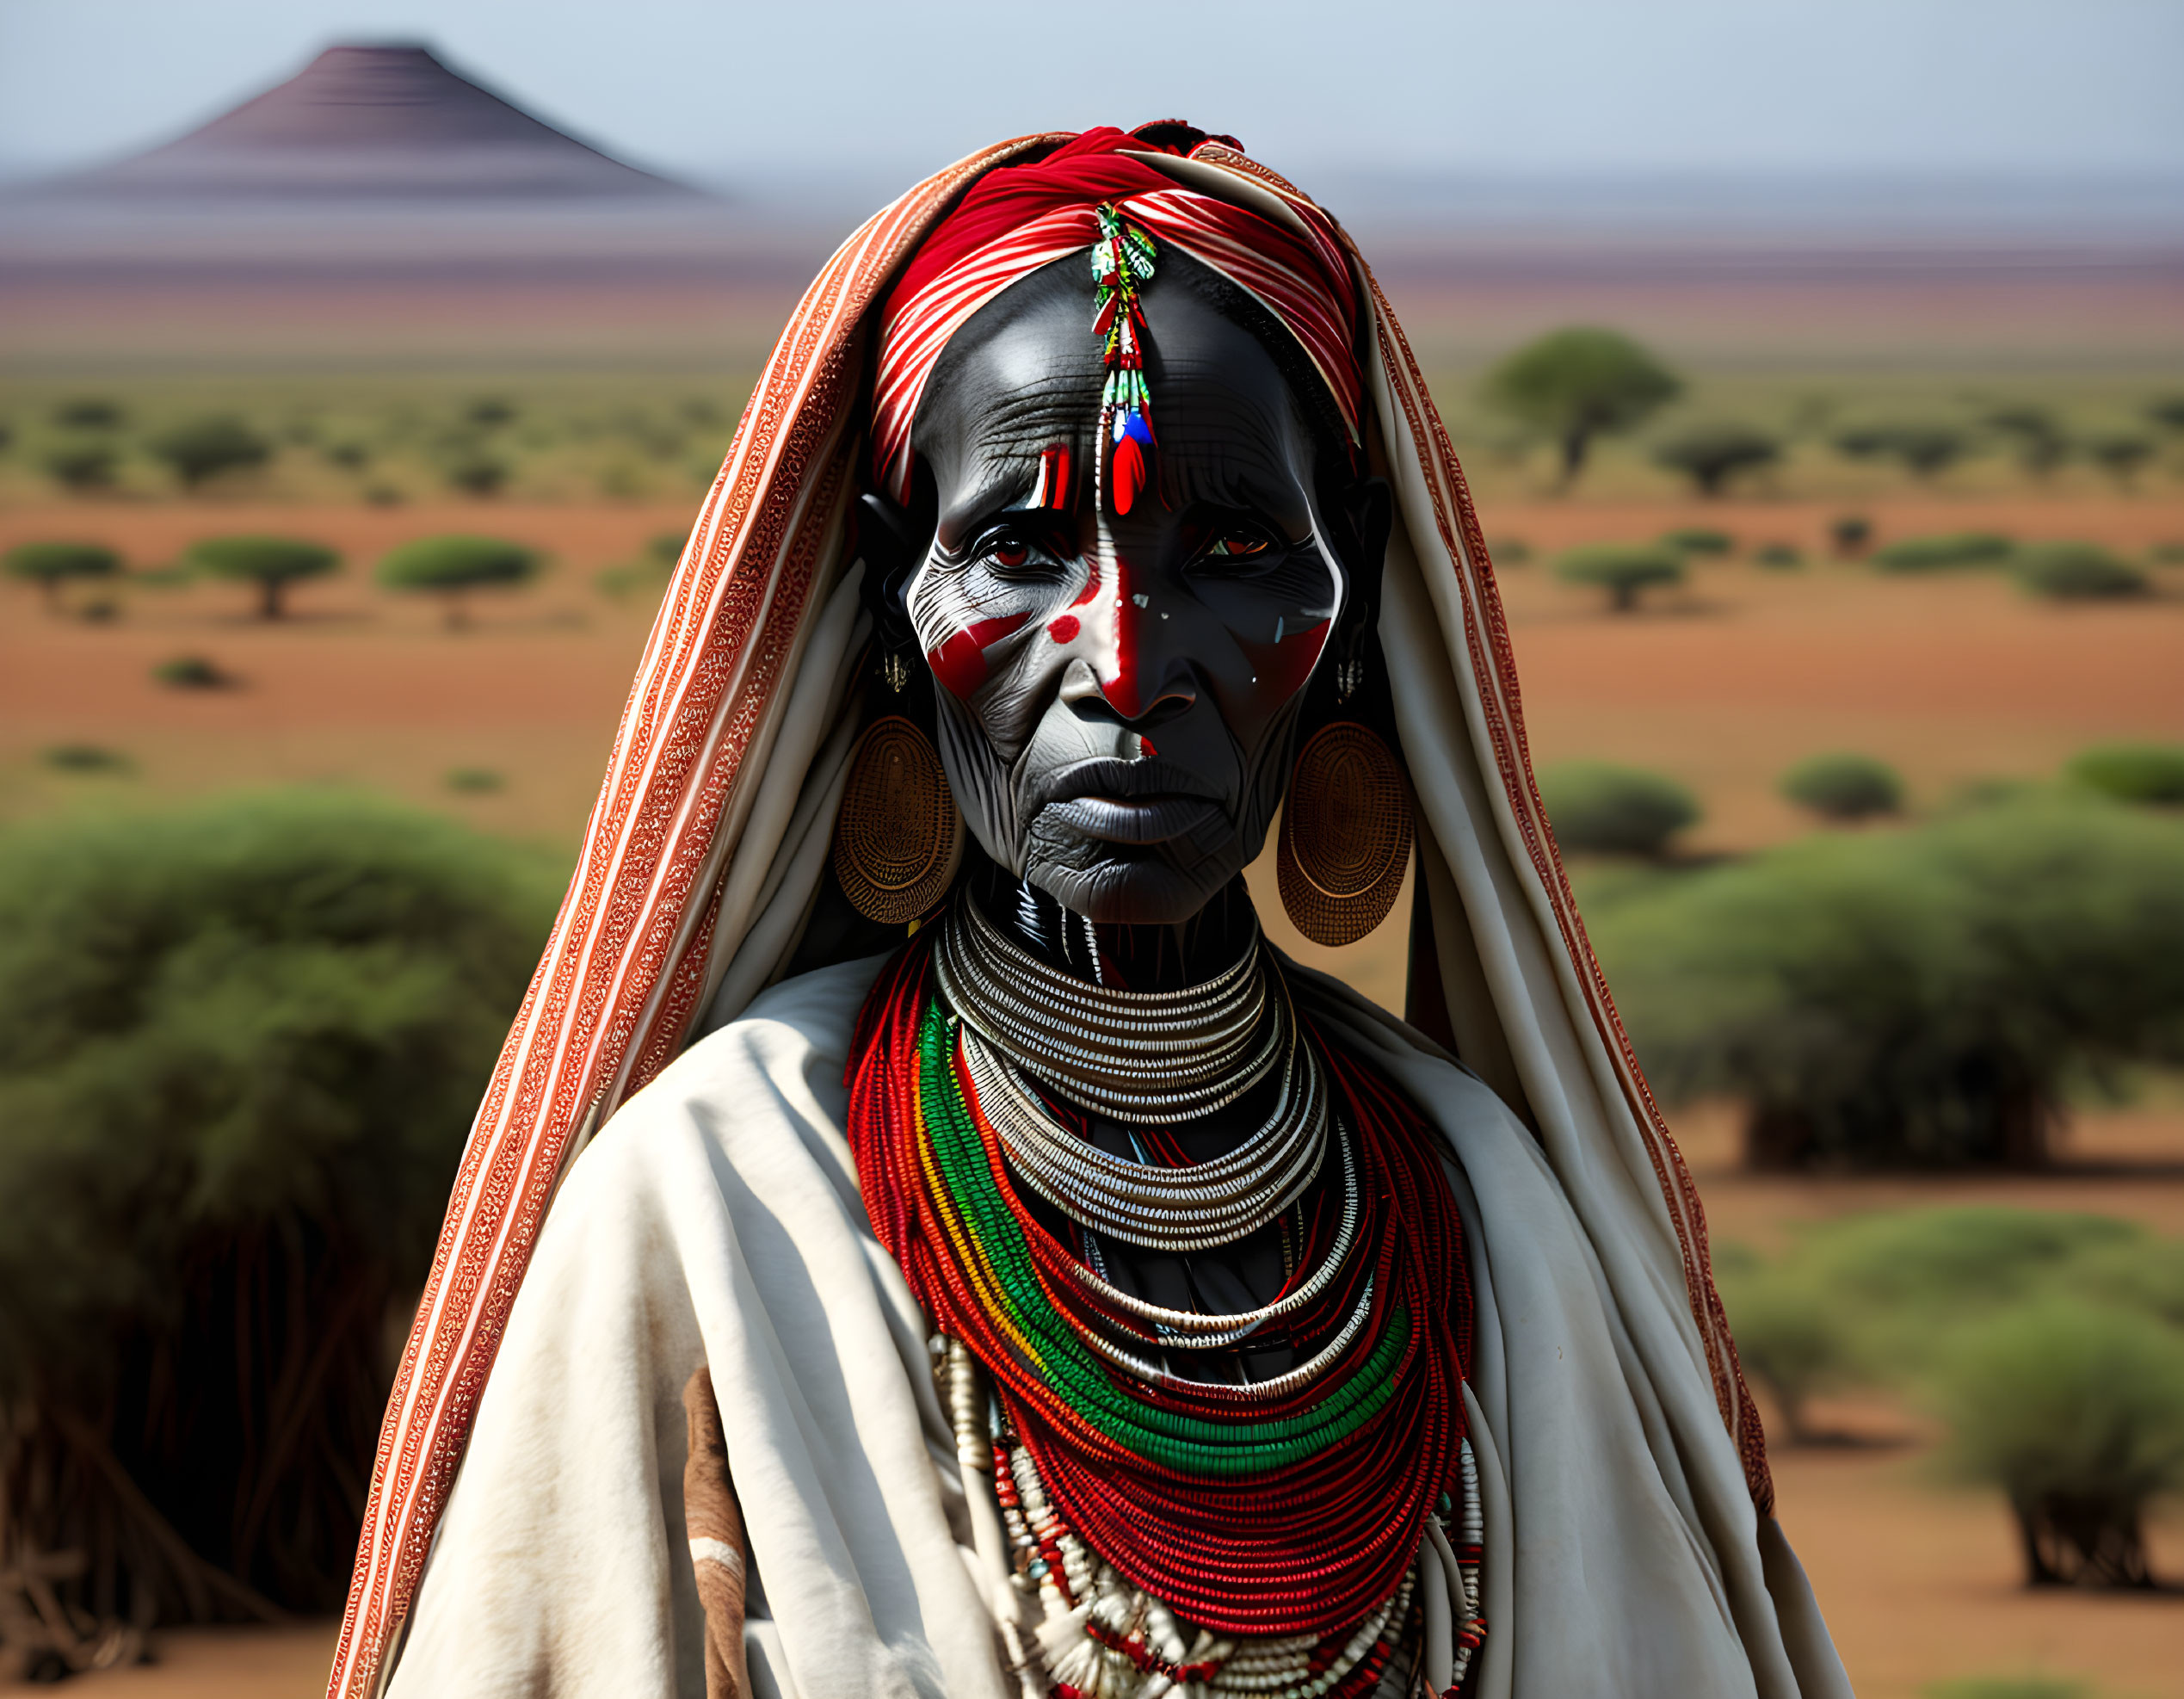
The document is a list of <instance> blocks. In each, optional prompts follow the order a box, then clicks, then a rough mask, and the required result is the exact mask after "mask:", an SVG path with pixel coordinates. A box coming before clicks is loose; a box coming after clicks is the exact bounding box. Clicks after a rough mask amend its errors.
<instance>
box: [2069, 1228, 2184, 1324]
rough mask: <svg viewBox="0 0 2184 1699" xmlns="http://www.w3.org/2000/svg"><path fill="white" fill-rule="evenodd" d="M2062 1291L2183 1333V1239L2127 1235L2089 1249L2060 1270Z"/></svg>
mask: <svg viewBox="0 0 2184 1699" xmlns="http://www.w3.org/2000/svg"><path fill="white" fill-rule="evenodd" d="M2061 1283H2062V1285H2063V1287H2064V1289H2065V1290H2068V1291H2070V1292H2072V1293H2075V1294H2077V1295H2078V1296H2080V1297H2082V1298H2084V1299H2086V1300H2088V1301H2091V1302H2095V1303H2101V1304H2107V1305H2110V1306H2113V1307H2117V1308H2121V1309H2127V1310H2137V1311H2138V1312H2140V1313H2142V1314H2145V1315H2150V1316H2152V1317H2154V1318H2155V1319H2156V1320H2158V1321H2161V1322H2163V1323H2165V1324H2167V1325H2169V1326H2171V1327H2175V1328H2179V1329H2184V1239H2152V1238H2148V1237H2145V1236H2143V1235H2136V1234H2134V1235H2132V1236H2130V1237H2127V1238H2121V1239H2115V1240H2113V1241H2110V1242H2107V1243H2104V1244H2101V1245H2096V1246H2094V1247H2091V1248H2089V1249H2088V1250H2086V1251H2083V1252H2082V1253H2081V1254H2079V1255H2078V1256H2076V1257H2073V1258H2072V1259H2071V1261H2070V1265H2069V1266H2068V1267H2067V1268H2066V1269H2064V1271H2063V1279H2062V1282H2061Z"/></svg>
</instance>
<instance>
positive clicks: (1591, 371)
mask: <svg viewBox="0 0 2184 1699" xmlns="http://www.w3.org/2000/svg"><path fill="white" fill-rule="evenodd" d="M1682 392H1683V383H1682V380H1681V379H1679V378H1678V377H1677V376H1676V375H1675V373H1673V372H1671V371H1669V369H1668V368H1667V367H1665V366H1663V364H1662V363H1661V362H1660V361H1658V360H1657V359H1655V358H1654V357H1653V355H1650V354H1649V353H1648V352H1647V351H1646V350H1645V349H1643V348H1641V347H1639V346H1638V343H1634V342H1632V340H1631V339H1630V338H1629V337H1626V336H1624V335H1622V334H1621V333H1620V332H1619V331H1604V330H1598V329H1595V328H1592V327H1589V326H1582V325H1580V326H1574V327H1572V328H1570V329H1569V330H1564V331H1552V332H1550V333H1549V334H1548V335H1546V336H1544V337H1540V338H1539V340H1538V341H1536V342H1533V343H1527V344H1526V345H1525V346H1524V347H1522V348H1521V349H1518V350H1517V351H1516V352H1515V354H1512V355H1509V356H1508V359H1506V360H1504V361H1502V363H1501V364H1500V365H1498V366H1496V368H1494V369H1493V370H1492V371H1491V372H1490V373H1489V374H1487V379H1486V397H1487V399H1488V400H1489V401H1490V403H1492V405H1495V406H1496V407H1498V408H1500V409H1501V410H1502V411H1503V412H1506V413H1508V414H1509V415H1510V416H1511V417H1514V418H1515V419H1517V420H1519V421H1521V423H1524V424H1526V425H1528V426H1530V427H1531V428H1532V429H1534V430H1539V431H1543V432H1545V434H1546V435H1547V436H1550V437H1552V439H1553V440H1554V442H1555V443H1556V445H1557V446H1558V448H1559V450H1560V452H1561V455H1562V485H1563V487H1564V489H1567V488H1568V487H1569V486H1570V485H1572V484H1573V483H1575V482H1576V479H1577V476H1578V474H1579V473H1582V472H1583V471H1584V469H1585V457H1586V455H1587V454H1588V453H1589V451H1590V450H1591V448H1592V444H1593V439H1594V438H1595V437H1596V436H1601V435H1602V434H1604V433H1612V432H1617V431H1626V430H1630V429H1634V428H1635V427H1636V426H1638V424H1640V423H1643V422H1644V420H1646V419H1647V418H1649V417H1651V416H1652V414H1653V413H1654V412H1655V411H1657V409H1659V408H1660V407H1662V406H1663V405H1665V404H1667V403H1668V402H1669V401H1672V400H1674V399H1675V398H1676V397H1677V396H1678V395H1680V394H1681V393H1682Z"/></svg>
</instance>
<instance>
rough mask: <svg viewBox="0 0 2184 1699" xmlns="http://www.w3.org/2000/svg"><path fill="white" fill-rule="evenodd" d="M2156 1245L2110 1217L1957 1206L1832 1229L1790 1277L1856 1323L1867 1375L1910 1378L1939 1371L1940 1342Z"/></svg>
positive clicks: (1810, 1238) (1816, 1237) (1807, 1250)
mask: <svg viewBox="0 0 2184 1699" xmlns="http://www.w3.org/2000/svg"><path fill="white" fill-rule="evenodd" d="M2147 1244H2148V1239H2147V1236H2146V1235H2145V1234H2144V1233H2142V1232H2140V1231H2139V1230H2138V1228H2137V1227H2135V1226H2132V1225H2131V1224H2130V1223H2128V1222H2125V1221H2119V1220H2114V1219H2113V1217H2110V1216H2106V1215H2088V1214H2073V1213H2070V1212H2068V1211H2064V1210H2059V1209H2021V1208H2010V1207H2008V1206H2006V1205H2001V1204H1951V1205H1944V1206H1940V1207H1938V1208H1921V1209H1885V1210H1876V1211H1873V1212H1872V1213H1871V1214H1860V1215H1854V1216H1850V1217H1848V1218H1845V1219H1843V1220H1836V1221H1831V1222H1829V1223H1827V1224H1825V1225H1824V1226H1819V1227H1817V1228H1815V1229H1813V1230H1812V1231H1811V1233H1808V1234H1807V1235H1806V1237H1805V1240H1804V1241H1803V1242H1802V1243H1801V1244H1800V1245H1798V1249H1797V1251H1796V1253H1795V1254H1794V1255H1793V1257H1792V1258H1791V1259H1790V1261H1789V1263H1788V1264H1787V1265H1786V1271H1787V1273H1788V1274H1789V1275H1790V1276H1791V1277H1792V1278H1793V1279H1796V1280H1801V1281H1803V1282H1805V1283H1806V1284H1807V1285H1808V1286H1809V1287H1810V1288H1811V1289H1812V1290H1814V1291H1816V1292H1818V1293H1820V1294H1823V1296H1824V1298H1825V1300H1826V1301H1827V1302H1828V1304H1829V1306H1830V1307H1832V1308H1833V1309H1834V1310H1835V1312H1836V1313H1838V1314H1840V1315H1842V1316H1845V1317H1850V1318H1855V1322H1856V1326H1857V1327H1858V1329H1859V1331H1860V1338H1859V1343H1858V1350H1859V1356H1860V1367H1861V1368H1863V1369H1864V1371H1865V1372H1866V1375H1869V1376H1870V1377H1872V1378H1875V1379H1879V1380H1883V1381H1904V1380H1915V1379H1916V1378H1917V1377H1918V1376H1919V1375H1921V1374H1922V1373H1923V1372H1924V1371H1925V1370H1926V1368H1928V1366H1929V1365H1930V1362H1931V1360H1932V1354H1933V1347H1934V1341H1935V1340H1936V1339H1937V1338H1943V1337H1946V1336H1948V1335H1951V1334H1953V1333H1954V1332H1956V1331H1959V1329H1961V1328H1962V1327H1963V1326H1964V1325H1965V1324H1967V1323H1970V1322H1976V1321H1978V1320H1980V1319H1983V1318H1984V1317H1986V1316H1989V1315H1991V1314H1993V1313H1996V1312H1997V1311H1999V1310H2001V1309H2003V1308H2006V1307H2008V1306H2010V1305H2012V1304H2018V1303H2022V1302H2025V1301H2028V1300H2030V1299H2032V1298H2034V1297H2038V1296H2040V1295H2042V1294H2046V1293H2049V1292H2051V1291H2052V1290H2054V1289H2056V1288H2057V1287H2058V1282H2062V1281H2063V1280H2064V1278H2065V1277H2074V1276H2075V1275H2076V1270H2079V1269H2080V1268H2081V1267H2082V1266H2086V1265H2088V1263H2089V1262H2090V1260H2091V1259H2095V1258H2098V1257H2104V1256H2107V1255H2109V1254H2112V1253H2115V1254H2120V1253H2121V1252H2124V1251H2144V1249H2145V1248H2146V1246H2147Z"/></svg>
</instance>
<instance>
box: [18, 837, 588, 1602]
mask: <svg viewBox="0 0 2184 1699" xmlns="http://www.w3.org/2000/svg"><path fill="white" fill-rule="evenodd" d="M557 884H558V880H557V879H556V878H555V877H554V872H553V869H552V868H548V867H546V866H545V865H544V864H542V863H540V862H538V861H537V860H536V859H535V858H534V856H531V855H530V854H528V853H527V852H524V851H521V850H515V849H514V848H512V847H510V846H507V845H503V844H498V843H494V842H493V841H492V840H490V839H485V838H483V837H478V836H477V835H475V834H472V833H470V832H467V831H464V830H463V829H462V828H460V827H458V826H456V825H453V824H452V823H450V822H447V821H444V820H440V819H435V818H433V817H430V816H425V815H419V814H416V813H414V812H410V811H407V810H398V809H395V808H393V807H391V806H387V805H384V804H376V803H368V802H364V801H361V800H354V799H344V798H337V797H324V796H303V797H289V798H286V799H277V800H266V799H256V800H250V801H248V802H241V803H238V802H230V803H225V804H221V805H217V806H207V807H203V808H201V809H198V810H196V811H194V812H188V813H182V814H176V815H157V816H151V817H148V818H141V817H140V818H125V819H101V820H97V821H93V822H83V821H76V822H71V823H65V824H59V825H49V826H45V827H40V828H34V829H18V830H17V831H15V832H14V833H12V834H10V835H9V836H8V837H4V838H0V1551H5V1552H7V1553H8V1554H9V1557H10V1560H15V1561H20V1560H22V1559H24V1558H27V1557H29V1556H32V1555H34V1554H40V1553H44V1554H52V1553H60V1552H71V1553H74V1554H78V1558H77V1562H78V1564H79V1566H80V1571H79V1573H78V1574H77V1577H76V1579H74V1580H73V1581H72V1582H71V1583H69V1584H68V1585H69V1591H71V1599H70V1601H69V1602H70V1603H71V1605H72V1606H73V1607H74V1608H76V1609H81V1610H83V1611H85V1612H87V1613H88V1614H89V1615H90V1616H93V1617H95V1618H99V1619H105V1620H112V1619H114V1618H116V1617H132V1618H133V1619H135V1620H137V1621H139V1622H143V1621H148V1620H150V1619H151V1618H152V1617H154V1616H165V1617H174V1616H186V1617H190V1618H194V1619H204V1618H207V1617H212V1616H233V1615H235V1614H237V1613H238V1612H242V1613H250V1612H256V1613H257V1614H263V1613H264V1611H265V1610H266V1609H268V1602H270V1604H275V1605H279V1606H282V1607H285V1608H287V1609H305V1610H324V1609H337V1608H338V1607H339V1604H340V1602H341V1599H342V1593H343V1591H344V1589H345V1585H346V1579H347V1576H348V1572H349V1559H350V1557H351V1555H352V1554H353V1552H354V1549H355V1539H356V1529H357V1524H358V1519H359V1517H360V1516H361V1511H362V1509H363V1500H364V1493H365V1491H366V1489H367V1486H368V1483H369V1480H370V1474H371V1467H372V1457H373V1449H374V1445H375V1443H376V1440H377V1436H378V1432H379V1417H380V1414H381V1411H382V1406H383V1403H384V1399H385V1397H386V1386H387V1382H388V1379H389V1375H390V1373H391V1368H392V1365H391V1363H390V1362H388V1360H387V1358H386V1352H385V1341H386V1338H387V1330H388V1327H389V1325H390V1323H391V1322H393V1321H396V1320H398V1318H399V1316H400V1314H401V1313H402V1311H403V1309H404V1306H405V1304H406V1303H407V1302H408V1301H410V1298H411V1297H412V1295H413V1294H414V1292H415V1290H416V1282H418V1281H420V1280H421V1279H422V1277H423V1272H424V1270H425V1268H426V1266H427V1264H428V1263H429V1259H430V1256H431V1251H432V1245H433V1239H434V1235H435V1228H436V1226H437V1223H438V1219H439V1215H440V1212H441V1207H442V1205H443V1204H444V1202H445V1200H446V1196H447V1184H448V1180H449V1177H450V1176H451V1175H452V1174H453V1170H454V1166H455V1164H456V1161H457V1159H458V1157H459V1154H460V1150H461V1147H462V1142H463V1137H464V1133H465V1129H466V1127H467V1126H468V1123H469V1120H470V1115H471V1113H472V1109H474V1108H475V1106H476V1103H477V1100H478V1091H479V1090H480V1089H481V1088H482V1086H483V1084H484V1080H485V1078H486V1076H487V1075H488V1073H489V1072H490V1069H491V1066H492V1060H493V1057H494V1054H495V1053H496V1051H497V1048H498V1046H499V1042H500V1039H501V1037H502V1035H503V1032H504V1031H505V1029H506V1023H507V1022H508V1019H509V1016H510V1014H511V1013H512V1011H513V1010H515V1007H516V1005H517V1004H518V1003H519V1002H520V1001H521V997H522V993H523V987H524V984H525V982H526V979H527V974H528V972H529V968H530V966H531V962H532V959H533V957H534V955H535V954H536V951H537V948H538V943H539V940H540V937H541V936H543V935H544V933H545V931H546V928H547V926H548V924H550V922H551V918H552V911H553V899H554V895H555V887H556V885H557Z"/></svg>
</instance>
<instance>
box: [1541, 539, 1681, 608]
mask: <svg viewBox="0 0 2184 1699" xmlns="http://www.w3.org/2000/svg"><path fill="white" fill-rule="evenodd" d="M1683 573H1684V566H1683V551H1682V550H1681V549H1680V548H1678V547H1675V544H1673V543H1668V542H1659V543H1583V544H1581V545H1579V546H1578V547H1576V548H1570V549H1564V551H1563V552H1562V554H1561V556H1560V558H1559V559H1557V560H1556V562H1555V576H1556V577H1557V578H1560V579H1561V580H1562V581H1563V582H1564V584H1589V585H1593V586H1595V587H1597V588H1599V589H1601V590H1606V591H1607V605H1608V607H1609V608H1610V609H1612V610H1613V611H1614V612H1616V613H1618V614H1628V613H1631V612H1633V611H1634V610H1635V609H1637V607H1638V592H1639V591H1640V590H1650V589H1652V588H1654V587H1655V586H1656V585H1659V584H1681V583H1682V582H1683Z"/></svg>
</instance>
